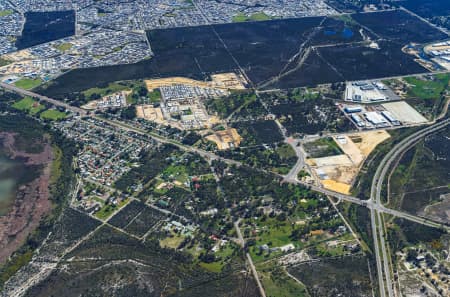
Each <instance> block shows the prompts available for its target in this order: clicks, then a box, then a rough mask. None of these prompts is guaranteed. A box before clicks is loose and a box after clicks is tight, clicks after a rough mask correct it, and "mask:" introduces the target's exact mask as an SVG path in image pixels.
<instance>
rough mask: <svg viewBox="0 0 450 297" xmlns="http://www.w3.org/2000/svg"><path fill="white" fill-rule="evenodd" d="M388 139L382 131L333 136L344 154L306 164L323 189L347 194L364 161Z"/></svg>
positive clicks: (387, 134)
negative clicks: (311, 169)
mask: <svg viewBox="0 0 450 297" xmlns="http://www.w3.org/2000/svg"><path fill="white" fill-rule="evenodd" d="M389 137H390V135H389V133H388V132H386V131H384V130H379V131H367V132H360V133H354V134H349V135H338V136H334V137H333V139H334V141H335V142H336V144H337V145H338V146H339V148H340V149H341V150H342V152H343V153H344V154H341V155H336V156H329V157H323V158H314V159H308V160H307V163H308V165H310V166H311V167H312V168H313V171H314V174H315V175H316V176H317V177H318V178H319V179H320V182H321V183H322V185H323V186H324V187H325V188H327V189H329V190H332V191H336V192H339V193H343V194H349V193H350V189H351V187H352V185H353V182H354V180H355V178H356V176H357V175H358V172H359V170H360V168H361V166H362V164H363V163H364V160H365V159H366V158H367V157H368V156H369V154H370V153H371V152H372V151H373V150H374V149H375V148H376V146H377V145H378V144H380V143H381V142H383V141H385V140H386V139H388V138H389Z"/></svg>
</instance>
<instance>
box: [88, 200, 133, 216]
mask: <svg viewBox="0 0 450 297" xmlns="http://www.w3.org/2000/svg"><path fill="white" fill-rule="evenodd" d="M127 201H128V200H123V201H121V202H120V203H119V204H118V205H112V204H108V205H105V206H103V207H102V208H101V209H100V210H99V211H97V212H96V213H95V216H96V217H97V218H99V219H100V220H106V219H107V218H109V217H110V216H111V215H112V214H113V212H114V211H116V210H117V209H119V208H122V206H124V205H125V204H126V203H127Z"/></svg>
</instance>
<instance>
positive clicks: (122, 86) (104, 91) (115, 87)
mask: <svg viewBox="0 0 450 297" xmlns="http://www.w3.org/2000/svg"><path fill="white" fill-rule="evenodd" d="M127 89H130V86H128V84H127V83H110V84H108V85H107V86H106V87H104V88H91V89H88V90H86V91H84V92H83V93H84V95H85V96H86V97H88V98H89V97H90V96H91V95H92V94H99V95H100V96H102V97H103V96H106V95H109V94H112V93H116V92H119V91H123V90H127Z"/></svg>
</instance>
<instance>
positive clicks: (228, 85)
mask: <svg viewBox="0 0 450 297" xmlns="http://www.w3.org/2000/svg"><path fill="white" fill-rule="evenodd" d="M245 83H246V82H245V79H244V78H243V77H242V75H237V74H236V73H232V72H230V73H220V74H214V75H211V81H200V80H195V79H190V78H187V77H168V78H156V79H149V80H145V85H146V86H147V89H148V90H149V91H153V90H154V89H158V88H161V87H167V86H173V85H188V86H193V87H202V88H216V89H224V90H243V89H245Z"/></svg>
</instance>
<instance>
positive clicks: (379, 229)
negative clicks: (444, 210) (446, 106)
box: [370, 119, 450, 297]
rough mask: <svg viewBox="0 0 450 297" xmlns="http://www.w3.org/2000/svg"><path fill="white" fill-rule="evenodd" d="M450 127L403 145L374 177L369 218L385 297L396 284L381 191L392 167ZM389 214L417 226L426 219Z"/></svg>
mask: <svg viewBox="0 0 450 297" xmlns="http://www.w3.org/2000/svg"><path fill="white" fill-rule="evenodd" d="M449 123H450V119H445V120H443V121H440V122H436V123H434V124H432V125H430V126H427V127H425V128H424V129H421V130H419V131H417V132H415V133H413V134H411V135H410V136H408V137H406V138H405V139H403V140H402V141H400V142H399V143H398V144H396V145H395V146H394V147H393V148H392V149H391V150H390V151H389V152H388V153H387V154H386V156H385V157H384V158H383V159H382V160H381V162H380V164H379V166H378V168H377V170H376V172H375V175H374V177H373V180H372V187H371V193H370V203H371V204H373V207H372V208H371V212H370V215H371V222H372V233H373V234H372V235H373V241H374V248H375V256H376V261H377V268H378V278H379V286H380V294H381V296H382V297H384V296H386V293H387V296H388V297H394V296H395V295H396V294H395V292H394V283H393V282H392V280H391V272H392V270H391V267H390V255H389V253H388V251H387V249H386V241H385V232H384V224H383V218H382V216H381V214H380V213H381V212H386V211H387V210H388V209H387V208H385V207H384V206H383V205H382V204H383V203H382V200H381V191H382V190H383V183H384V180H385V177H386V174H387V173H388V171H389V170H390V169H391V167H392V163H393V162H394V161H395V160H397V159H398V158H399V157H400V156H401V155H402V154H403V153H404V152H405V151H407V150H408V149H410V148H411V147H412V146H414V145H415V144H416V143H417V142H418V141H419V140H420V139H422V138H424V137H425V136H427V135H429V134H431V133H434V132H436V131H438V130H440V129H443V128H445V127H446V126H447V125H448V124H449ZM388 213H390V214H393V215H398V214H401V216H400V217H403V218H405V219H409V220H413V221H415V222H418V223H423V219H422V220H421V219H420V218H417V217H415V216H412V215H408V214H404V213H401V212H398V211H395V210H388ZM384 280H386V283H385V282H384ZM386 290H387V291H386Z"/></svg>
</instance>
